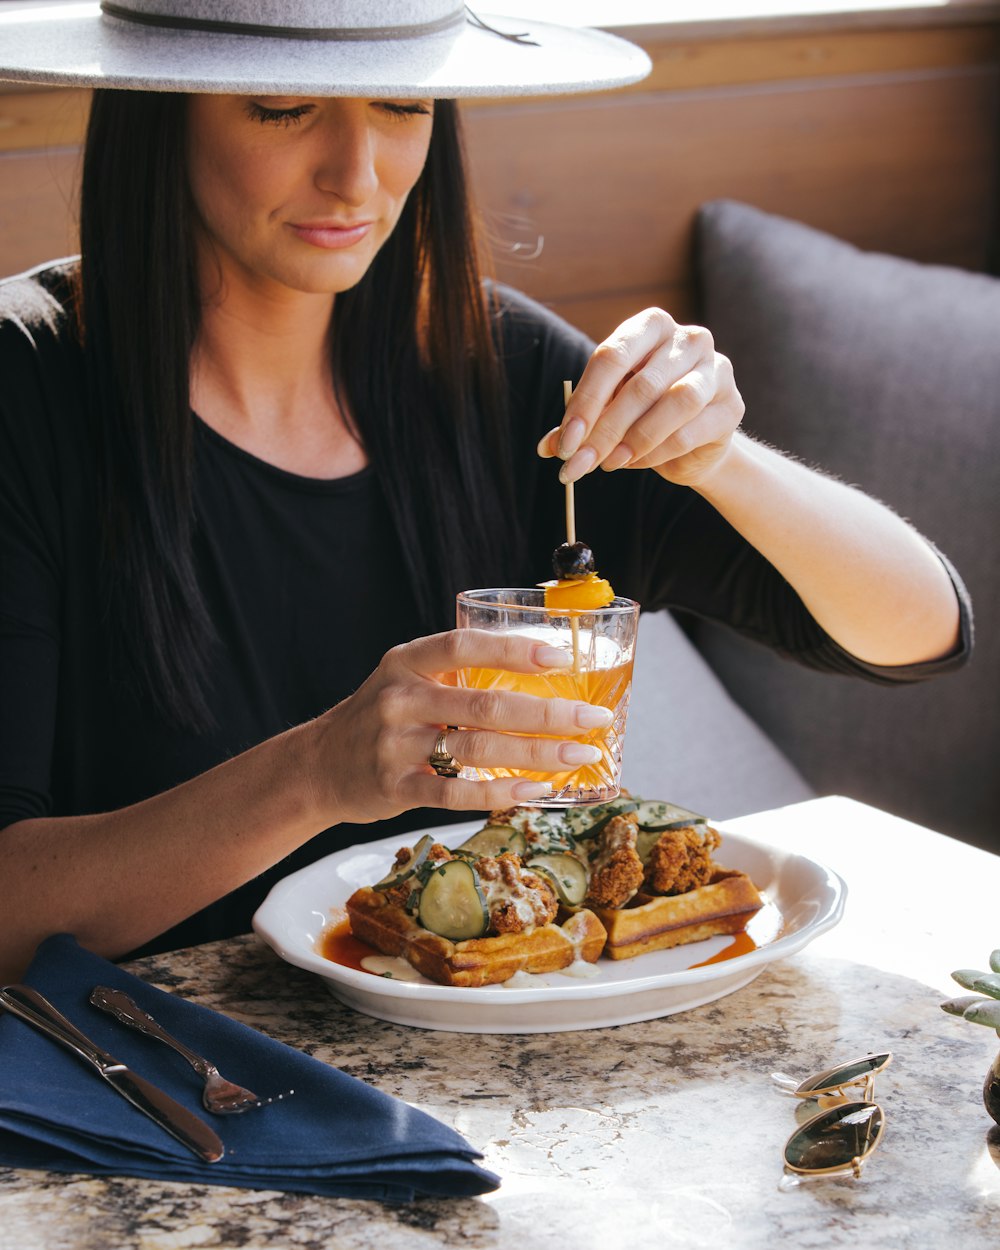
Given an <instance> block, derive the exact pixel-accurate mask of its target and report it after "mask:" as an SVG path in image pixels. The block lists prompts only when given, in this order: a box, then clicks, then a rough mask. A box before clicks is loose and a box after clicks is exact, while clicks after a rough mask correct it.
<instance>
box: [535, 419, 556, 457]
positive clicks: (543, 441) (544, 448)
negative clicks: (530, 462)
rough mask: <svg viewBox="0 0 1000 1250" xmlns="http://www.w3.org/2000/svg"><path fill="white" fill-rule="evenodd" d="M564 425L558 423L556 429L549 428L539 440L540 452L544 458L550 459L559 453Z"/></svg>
mask: <svg viewBox="0 0 1000 1250" xmlns="http://www.w3.org/2000/svg"><path fill="white" fill-rule="evenodd" d="M561 431H562V426H559V425H557V426H556V427H555V429H552V430H549V432H548V433H547V434H543V435H542V437H541V438H540V439H539V440H538V454H539V455H540V456H541V457H542V459H543V460H550V459H551V458H552V457H553V456H556V455H558V454H559V435H560V433H561Z"/></svg>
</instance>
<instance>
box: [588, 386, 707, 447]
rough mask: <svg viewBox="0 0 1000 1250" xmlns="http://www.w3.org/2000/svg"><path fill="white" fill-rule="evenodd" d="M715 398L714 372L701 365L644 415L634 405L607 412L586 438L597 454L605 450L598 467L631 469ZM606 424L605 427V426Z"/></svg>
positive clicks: (688, 423)
mask: <svg viewBox="0 0 1000 1250" xmlns="http://www.w3.org/2000/svg"><path fill="white" fill-rule="evenodd" d="M714 395H715V377H714V370H713V369H712V367H711V365H710V364H705V363H702V364H701V365H699V366H698V367H697V368H695V369H692V370H691V371H690V372H689V373H686V374H685V375H684V376H683V377H682V378H680V379H679V380H678V381H677V382H675V383H674V384H673V385H672V386H670V387H669V388H668V389H667V390H666V391H665V392H664V393H663V394H662V395H661V396H660V397H659V398H658V399H657V400H655V401H654V402H653V403H652V404H651V405H650V406H649V407H648V408H647V409H646V410H645V411H644V412H640V413H639V415H633V414H634V413H636V412H639V409H638V405H636V404H635V403H634V402H630V403H628V404H623V405H622V406H621V407H620V408H619V407H618V406H617V404H616V405H615V406H614V407H613V408H612V409H609V411H608V413H607V414H606V417H605V418H604V419H603V420H602V421H601V422H599V423H598V426H597V428H596V429H595V430H594V432H593V434H592V435H591V438H590V445H591V446H594V447H595V449H596V451H597V452H598V454H600V452H601V451H602V450H603V449H604V447H605V446H606V445H607V443H611V444H612V445H611V446H610V447H609V448H608V450H607V451H606V452H605V454H604V455H603V456H601V458H600V460H598V462H597V463H598V464H599V466H600V467H601V468H602V469H607V470H608V471H611V470H613V469H620V468H622V467H623V466H624V465H626V464H628V465H630V466H632V467H634V466H635V463H636V462H637V461H638V460H640V459H642V458H643V457H645V456H648V455H649V454H650V453H651V452H652V451H654V450H655V449H656V448H658V447H660V446H661V445H662V444H663V443H664V442H665V441H666V440H667V439H668V438H670V436H671V435H672V434H674V433H675V432H676V431H678V430H680V429H682V428H683V427H684V426H686V425H690V424H691V423H692V422H693V421H695V420H697V418H698V416H699V414H700V413H701V412H703V411H704V410H705V409H706V408H707V407H708V406H709V405H710V404H711V403H712V400H713V398H714ZM605 422H606V424H605Z"/></svg>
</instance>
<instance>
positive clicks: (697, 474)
mask: <svg viewBox="0 0 1000 1250" xmlns="http://www.w3.org/2000/svg"><path fill="white" fill-rule="evenodd" d="M742 419H743V400H742V399H741V398H740V394H739V391H738V390H737V389H736V384H735V382H734V380H733V370H732V366H731V365H730V363H729V361H728V359H727V358H726V357H725V356H723V355H721V354H720V353H719V352H717V351H716V350H715V343H714V341H713V339H712V336H711V334H710V333H709V332H708V330H704V329H702V328H701V327H700V326H682V325H678V324H677V322H676V321H674V319H673V317H671V316H670V314H669V313H665V312H664V311H663V310H662V309H660V308H647V309H646V311H645V312H641V313H637V314H636V316H634V317H630V318H629V319H628V320H627V321H625V322H623V323H622V324H621V325H620V326H619V327H618V329H617V330H615V332H614V333H613V334H611V335H610V336H609V337H608V338H606V339H605V340H604V342H603V343H600V344H598V346H597V348H596V349H595V350H594V353H593V355H592V356H591V358H590V360H589V362H588V364H587V367H586V369H584V371H583V376H582V377H581V378H580V380H579V382H578V383H577V385H576V388H575V390H574V392H573V396H572V398H571V399H570V401H569V404H568V405H567V407H566V412H565V416H564V417H563V420H562V423H561V424H560V425H559V426H557V427H556V428H555V429H553V430H550V431H549V432H548V434H546V435H545V437H544V438H543V439H542V440H541V442H540V443H539V445H538V451H539V454H540V455H542V456H559V457H560V458H561V459H562V460H564V461H565V463H564V465H563V467H562V469H561V470H560V474H559V477H560V480H561V481H563V482H575V481H576V480H577V479H579V478H581V477H583V476H584V474H586V473H589V472H591V470H592V469H596V468H601V469H605V470H611V469H626V468H627V469H654V470H655V471H656V472H657V473H659V474H660V475H661V477H664V478H666V479H667V480H668V481H671V482H677V483H678V484H680V485H684V486H695V487H697V486H698V485H699V484H700V483H702V482H705V481H707V479H708V477H709V476H710V475H711V473H712V471H713V470H714V469H715V468H716V466H717V465H718V464H719V463H721V461H722V459H723V458H724V457H725V455H726V452H727V451H728V449H729V444H730V442H731V440H732V437H733V434H734V432H735V431H736V429H737V427H738V426H739V424H740V421H741V420H742Z"/></svg>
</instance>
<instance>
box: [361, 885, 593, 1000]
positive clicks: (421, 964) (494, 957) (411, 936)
mask: <svg viewBox="0 0 1000 1250" xmlns="http://www.w3.org/2000/svg"><path fill="white" fill-rule="evenodd" d="M347 914H348V916H349V917H350V921H351V932H352V933H353V934H354V936H355V937H357V938H360V939H361V940H362V941H363V942H367V943H368V944H369V945H370V946H374V947H375V949H376V950H379V951H381V952H382V954H384V955H400V956H402V957H403V958H404V959H406V960H407V961H408V962H409V963H411V964H412V965H413V967H414V968H416V969H417V971H418V972H421V973H423V975H424V976H425V977H428V978H429V979H430V980H432V981H436V982H437V983H438V984H439V985H460V986H479V985H498V984H500V983H502V982H503V981H509V980H510V978H511V977H512V976H514V974H515V973H517V972H559V971H560V970H561V969H563V968H568V967H569V965H570V964H572V963H574V962H575V961H576V960H577V959H582V960H585V961H586V962H587V963H594V962H595V961H596V960H597V958H598V956H599V955H600V954H601V951H602V950H603V949H604V942H605V938H606V936H607V934H606V932H605V929H604V925H603V924H602V923H601V922H600V920H598V918H597V916H596V915H595V914H594V913H593V912H592V911H589V910H586V909H584V910H581V911H577V912H574V913H573V914H572V915H571V916H570V917H569V918H568V919H567V920H566V921H565V922H564V923H563V924H561V925H559V924H546V925H541V926H540V927H538V928H535V929H532V930H531V931H530V932H528V933H506V934H503V935H501V936H499V937H482V938H469V939H467V940H466V941H464V942H451V941H449V940H448V938H443V937H438V935H437V934H436V933H431V932H430V931H429V930H428V929H425V928H423V927H422V926H421V925H419V924H417V922H416V921H415V920H414V919H413V918H412V916H410V915H409V914H408V913H407V912H406V911H404V910H403V908H402V907H400V906H399V905H398V904H396V903H392V902H389V901H388V900H387V899H385V898H384V897H383V895H382V894H381V893H379V892H378V891H376V890H373V889H371V888H370V887H368V886H365V887H364V888H362V889H360V890H355V892H354V893H353V894H352V895H351V897H350V898H349V899H348V900H347Z"/></svg>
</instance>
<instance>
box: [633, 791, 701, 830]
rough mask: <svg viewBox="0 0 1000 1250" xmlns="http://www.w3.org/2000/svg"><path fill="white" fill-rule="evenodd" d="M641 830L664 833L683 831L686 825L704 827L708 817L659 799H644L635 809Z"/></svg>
mask: <svg viewBox="0 0 1000 1250" xmlns="http://www.w3.org/2000/svg"><path fill="white" fill-rule="evenodd" d="M635 814H636V818H637V819H638V821H639V828H640V829H649V830H655V831H656V832H657V833H662V832H663V831H664V830H665V829H683V828H684V826H685V825H704V824H707V823H708V817H707V816H699V814H698V813H697V812H691V811H688V809H687V808H686V807H678V806H677V804H676V803H664V802H662V801H661V800H659V799H642V800H640V802H639V805H638V806H637V807H636V809H635Z"/></svg>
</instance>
